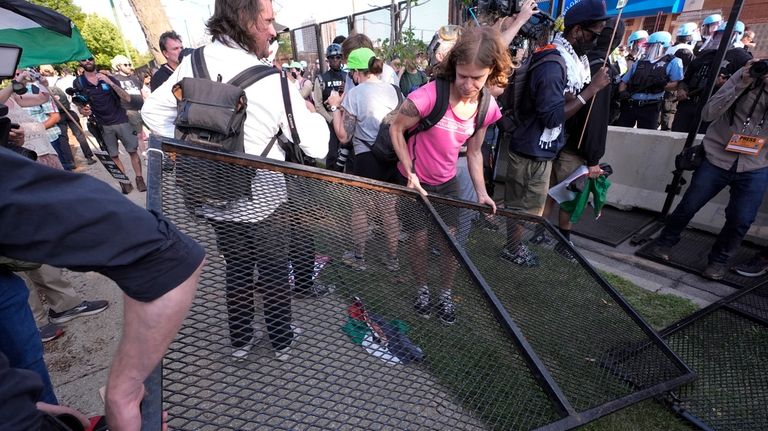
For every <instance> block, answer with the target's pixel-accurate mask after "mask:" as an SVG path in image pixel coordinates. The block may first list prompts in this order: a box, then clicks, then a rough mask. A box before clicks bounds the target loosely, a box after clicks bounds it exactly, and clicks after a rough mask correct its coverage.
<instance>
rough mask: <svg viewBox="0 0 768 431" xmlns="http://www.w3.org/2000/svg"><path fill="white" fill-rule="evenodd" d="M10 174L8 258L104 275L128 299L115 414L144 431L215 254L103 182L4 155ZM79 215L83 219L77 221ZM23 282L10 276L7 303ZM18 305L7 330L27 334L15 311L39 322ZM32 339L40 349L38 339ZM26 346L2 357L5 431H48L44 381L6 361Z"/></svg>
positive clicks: (3, 183) (120, 424)
mask: <svg viewBox="0 0 768 431" xmlns="http://www.w3.org/2000/svg"><path fill="white" fill-rule="evenodd" d="M0 166H2V167H3V169H0V226H6V227H8V226H11V227H13V228H9V229H2V230H0V256H5V257H9V258H13V259H18V260H22V261H27V262H40V263H46V264H49V265H53V266H57V267H65V268H69V269H71V270H73V271H96V272H99V273H101V274H102V275H105V276H107V277H109V278H111V279H112V280H114V281H115V282H116V283H117V285H118V287H119V288H120V289H121V290H122V291H123V292H124V293H125V295H124V296H123V303H124V307H125V308H124V317H123V331H122V332H123V333H122V338H121V341H120V344H119V346H118V348H117V351H116V352H115V355H114V358H115V359H114V362H113V364H112V366H111V368H110V372H109V377H108V380H107V392H106V412H107V417H108V420H109V424H110V429H139V427H140V424H141V415H140V412H139V404H140V403H141V400H142V398H143V396H144V386H143V381H144V379H145V378H146V377H147V376H148V375H149V373H150V372H151V371H152V370H153V369H154V367H155V366H156V365H157V364H158V363H159V361H160V359H161V358H162V356H163V354H164V352H165V351H166V349H167V347H168V345H169V343H170V341H171V340H172V339H173V337H174V335H175V334H176V333H177V332H178V329H179V327H180V325H181V322H182V320H183V319H184V317H185V315H186V314H187V311H188V310H189V306H190V304H191V302H192V298H193V297H194V294H195V289H196V286H197V281H198V278H199V275H200V271H201V268H202V265H203V261H204V256H205V251H204V250H203V248H202V247H201V246H200V245H199V244H197V243H196V242H195V241H194V240H192V239H191V238H189V237H188V236H186V235H184V234H183V233H181V232H179V231H178V230H177V229H176V227H175V226H173V225H172V224H171V223H170V222H169V221H168V220H167V219H165V218H164V217H162V216H160V215H158V214H157V213H154V212H151V211H146V210H144V209H142V208H140V207H139V206H137V205H135V204H133V203H132V202H130V201H129V200H127V199H125V198H123V197H122V196H120V194H119V193H116V192H115V191H114V190H113V189H112V188H111V187H109V186H108V185H107V184H105V183H103V182H101V181H99V180H97V179H95V178H92V177H90V176H87V175H82V174H74V173H68V172H64V171H60V170H55V169H50V168H48V167H45V166H42V165H40V164H37V163H34V162H32V161H31V160H28V159H25V158H23V157H21V156H18V155H16V154H14V153H13V152H11V151H10V150H7V149H4V148H0ZM75 209H76V210H77V212H78V216H77V217H72V211H73V210H75ZM115 226H130V227H131V228H130V229H115ZM17 279H18V277H16V276H15V275H13V273H11V272H9V271H8V270H7V269H2V268H0V296H3V295H7V294H8V289H11V288H12V287H13V286H12V285H13V282H14V280H17ZM17 290H18V289H17ZM15 301H16V302H14V304H10V303H9V302H8V301H2V302H0V304H1V305H2V308H1V309H2V312H3V313H2V314H0V324H6V326H13V327H15V328H18V327H19V323H18V322H19V321H18V319H17V317H18V316H17V315H15V314H14V315H9V314H10V313H11V312H12V311H16V312H17V313H16V314H19V313H26V314H27V315H28V317H30V318H31V313H30V312H29V307H28V306H27V305H26V300H23V301H20V304H18V305H21V306H15V307H11V305H17V303H19V300H18V298H17V299H16V300H15ZM26 321H27V322H29V321H30V319H27V320H26ZM31 324H32V327H31V328H28V326H29V325H26V326H25V327H23V328H21V329H27V330H30V329H31V332H34V333H35V334H36V333H37V328H36V327H35V326H34V319H31ZM0 329H2V328H0ZM28 332H30V331H28ZM0 339H3V340H5V337H0ZM27 339H28V340H29V341H28V343H37V344H38V345H39V344H40V339H39V337H37V336H36V335H35V336H31V337H27ZM17 346H18V345H13V346H10V347H6V348H4V349H2V350H3V351H2V352H0V399H1V400H3V402H2V403H0V424H3V429H48V428H44V424H45V423H46V422H45V418H44V417H43V416H44V415H43V414H42V413H41V412H39V411H38V410H37V409H36V408H35V402H36V401H38V400H37V397H38V396H39V391H40V386H41V385H40V381H39V380H38V379H37V377H36V375H32V374H29V373H28V372H25V371H21V370H17V369H12V368H9V365H8V362H7V361H6V360H5V357H4V355H5V356H10V355H11V353H17V352H16V350H15V347H17ZM21 347H26V346H21ZM32 347H34V346H32ZM6 349H7V350H6ZM40 350H42V347H41V346H40ZM19 378H20V379H21V380H19ZM13 382H16V383H18V384H13ZM22 382H24V383H25V384H21V383H22ZM19 421H22V422H19ZM20 423H21V426H20V427H18V428H16V427H14V426H13V425H16V424H20Z"/></svg>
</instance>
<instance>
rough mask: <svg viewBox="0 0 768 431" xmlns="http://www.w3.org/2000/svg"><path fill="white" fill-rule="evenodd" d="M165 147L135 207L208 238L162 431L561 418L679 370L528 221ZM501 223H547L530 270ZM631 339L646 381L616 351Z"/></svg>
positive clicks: (594, 280) (599, 284) (174, 353)
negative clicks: (633, 376)
mask: <svg viewBox="0 0 768 431" xmlns="http://www.w3.org/2000/svg"><path fill="white" fill-rule="evenodd" d="M152 145H153V146H154V147H158V146H159V143H158V141H157V139H156V138H154V137H153V138H152ZM162 150H163V152H164V154H165V157H164V158H163V161H162V166H160V163H159V162H158V160H157V159H158V158H159V154H158V153H157V152H155V151H153V152H152V156H151V157H152V158H153V159H154V161H151V163H150V165H151V166H150V178H151V181H150V193H149V196H150V198H149V199H150V201H151V202H150V206H151V207H155V208H161V209H162V212H163V213H164V214H165V215H166V216H167V217H169V218H170V219H171V220H172V221H173V222H174V223H175V224H176V225H177V226H178V227H179V228H180V229H181V230H182V231H184V232H185V233H187V234H189V235H190V236H192V237H193V238H195V239H196V240H197V241H199V242H200V243H201V244H203V245H204V246H205V247H206V250H207V264H206V267H205V270H204V273H203V275H202V278H201V281H200V286H199V289H198V294H197V297H196V298H195V301H194V303H193V306H192V309H191V311H190V314H189V316H188V318H187V319H186V321H185V323H184V325H183V327H182V328H181V331H180V333H179V335H178V336H177V337H176V339H175V340H174V341H173V343H172V345H171V347H170V350H169V352H168V353H167V355H166V357H165V359H164V360H163V364H162V368H163V369H162V400H163V403H164V406H163V407H164V408H165V409H166V410H168V411H169V417H170V422H169V427H170V428H172V429H196V430H225V429H232V430H234V429H238V430H239V429H243V430H249V429H307V430H309V429H494V430H509V429H537V428H544V429H569V428H572V427H575V426H578V425H580V424H583V423H585V422H588V421H590V420H593V419H596V418H598V417H600V416H602V415H605V414H608V413H610V412H612V411H615V410H617V409H619V408H622V407H624V406H626V405H629V404H631V403H633V402H637V401H640V400H642V399H645V398H648V397H651V396H653V395H656V394H659V393H661V392H663V391H666V390H669V389H671V388H673V387H676V386H678V385H680V384H682V383H685V382H688V381H690V380H691V379H692V377H693V376H692V375H691V374H690V373H689V370H688V369H687V368H686V366H685V364H683V363H682V362H681V361H679V359H677V357H676V356H675V355H674V354H673V353H672V352H671V351H669V349H668V348H667V347H666V345H664V344H663V343H662V342H661V341H660V340H659V339H658V338H656V339H654V333H653V332H652V331H651V330H650V328H648V326H647V325H646V324H645V323H644V322H642V320H641V319H639V318H638V317H637V316H636V314H635V313H634V311H633V310H632V309H631V308H629V307H628V306H627V305H626V303H624V301H623V299H621V297H620V296H619V295H618V294H617V293H616V292H615V291H614V290H613V289H612V288H611V287H610V286H609V285H608V284H607V283H605V282H604V281H603V280H602V279H600V278H599V276H598V275H597V274H596V273H595V272H594V271H593V270H591V268H589V267H588V266H587V265H586V262H585V261H584V260H583V259H582V258H581V257H580V256H579V255H578V254H576V252H575V251H574V250H573V249H572V248H570V247H569V246H567V245H565V243H564V242H563V241H562V238H560V237H559V236H557V235H556V234H553V232H554V231H553V230H552V228H551V226H550V225H548V224H547V223H546V222H545V221H543V220H542V219H539V218H533V217H527V216H521V215H519V214H512V213H500V214H498V215H495V216H489V217H486V215H484V214H482V213H480V212H479V211H478V208H477V207H475V206H472V205H465V204H462V203H459V202H453V201H449V200H444V199H440V198H436V197H432V198H431V199H430V201H431V202H432V204H434V206H432V205H431V204H430V203H429V202H428V201H426V200H423V199H422V198H420V197H419V196H418V195H416V194H414V193H412V192H411V191H408V190H405V189H402V188H398V187H393V186H390V185H387V184H383V183H377V182H371V181H367V180H364V179H361V178H357V177H351V176H345V175H339V174H332V175H329V174H327V171H321V170H317V169H311V168H304V167H296V166H295V165H290V164H286V163H282V162H275V161H265V160H264V159H260V158H256V157H247V158H242V159H241V158H235V157H231V156H225V155H221V154H218V153H212V152H209V151H203V150H201V149H197V148H192V147H189V146H188V145H186V144H182V143H179V142H177V141H174V140H167V141H164V143H163V144H162ZM518 227H519V228H518ZM518 229H519V230H518ZM507 232H518V233H520V235H519V236H518V241H523V240H527V239H529V237H533V236H536V235H539V234H541V235H543V236H544V240H545V242H544V243H541V244H544V245H539V246H533V248H534V249H535V250H536V251H537V252H538V254H539V259H540V266H539V267H538V268H520V267H519V266H518V265H517V264H515V263H514V262H510V261H509V260H508V259H507V258H505V257H503V256H502V255H501V252H502V250H503V249H505V246H508V245H509V244H508V243H506V242H505V241H506V240H507V239H508V235H507ZM559 247H561V248H562V247H564V249H563V250H565V251H567V252H570V253H572V254H571V256H570V258H569V257H568V256H567V255H564V254H563V253H562V251H563V250H561V249H560V248H559ZM423 286H427V288H424V287H423ZM632 343H646V344H649V345H650V346H651V347H650V348H648V349H647V350H648V352H650V353H649V354H648V356H647V357H643V358H633V359H632V363H639V364H640V365H638V366H636V367H635V368H636V369H638V370H642V371H641V373H642V378H643V379H645V380H647V382H648V384H647V385H645V386H644V387H642V388H633V387H632V386H631V385H630V384H628V383H627V381H628V380H629V379H628V378H627V376H626V375H624V374H622V372H623V371H622V370H620V369H618V368H617V367H616V366H615V364H614V363H613V362H612V361H611V357H612V356H611V355H613V352H615V351H617V350H621V349H622V347H625V346H626V345H627V344H632ZM157 411H159V409H158V410H157Z"/></svg>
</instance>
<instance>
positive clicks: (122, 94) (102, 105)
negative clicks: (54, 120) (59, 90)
mask: <svg viewBox="0 0 768 431" xmlns="http://www.w3.org/2000/svg"><path fill="white" fill-rule="evenodd" d="M80 66H82V67H83V69H84V72H83V74H82V75H80V76H78V77H77V78H76V79H75V81H74V82H73V83H72V87H73V88H74V89H75V90H76V91H78V92H80V93H84V94H86V95H87V96H88V99H89V103H88V104H87V105H85V106H84V107H81V108H80V113H81V114H83V115H85V116H86V117H90V116H93V117H92V118H93V119H94V120H95V122H96V123H97V124H98V125H99V127H100V128H101V137H102V139H103V141H104V142H103V144H104V146H105V147H106V148H107V152H108V153H109V156H110V157H111V158H112V161H114V162H115V164H116V165H117V167H118V168H120V170H121V171H122V172H123V173H126V170H125V168H124V167H123V163H122V162H121V161H120V157H119V155H120V153H119V151H118V147H117V141H118V139H119V140H120V142H122V143H123V147H125V150H126V151H127V152H128V155H129V156H130V157H131V165H132V166H133V172H134V173H135V174H136V189H137V190H138V191H140V192H144V191H146V190H147V184H146V183H145V182H144V177H142V176H141V159H140V158H139V153H138V148H139V141H138V134H137V133H136V129H135V128H133V127H132V126H131V124H130V122H129V121H128V115H127V114H126V112H125V108H123V107H122V103H123V102H125V103H129V102H130V101H131V95H130V94H128V93H127V92H126V91H125V90H123V88H122V87H121V85H120V81H118V80H117V79H116V78H115V77H114V76H107V75H104V74H103V73H100V72H97V71H96V64H95V63H94V60H93V57H91V58H86V59H85V60H80ZM120 187H121V189H122V191H123V193H124V194H128V193H130V192H131V190H132V189H133V187H132V186H131V184H130V183H120Z"/></svg>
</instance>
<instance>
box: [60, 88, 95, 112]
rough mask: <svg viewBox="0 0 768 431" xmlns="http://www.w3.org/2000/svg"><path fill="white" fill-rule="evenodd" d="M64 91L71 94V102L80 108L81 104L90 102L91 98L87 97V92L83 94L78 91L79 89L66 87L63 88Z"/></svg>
mask: <svg viewBox="0 0 768 431" xmlns="http://www.w3.org/2000/svg"><path fill="white" fill-rule="evenodd" d="M65 92H66V93H67V94H68V95H69V96H72V103H74V104H75V105H77V106H79V107H81V108H82V107H83V106H85V105H87V104H89V103H91V98H90V97H88V95H87V94H85V93H83V92H80V91H77V90H75V89H74V88H67V89H66V90H65Z"/></svg>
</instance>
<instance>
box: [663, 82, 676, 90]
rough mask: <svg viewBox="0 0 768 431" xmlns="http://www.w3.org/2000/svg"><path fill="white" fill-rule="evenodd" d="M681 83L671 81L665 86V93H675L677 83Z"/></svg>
mask: <svg viewBox="0 0 768 431" xmlns="http://www.w3.org/2000/svg"><path fill="white" fill-rule="evenodd" d="M678 82H680V81H669V82H668V83H667V85H665V86H664V91H675V90H677V83H678Z"/></svg>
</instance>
